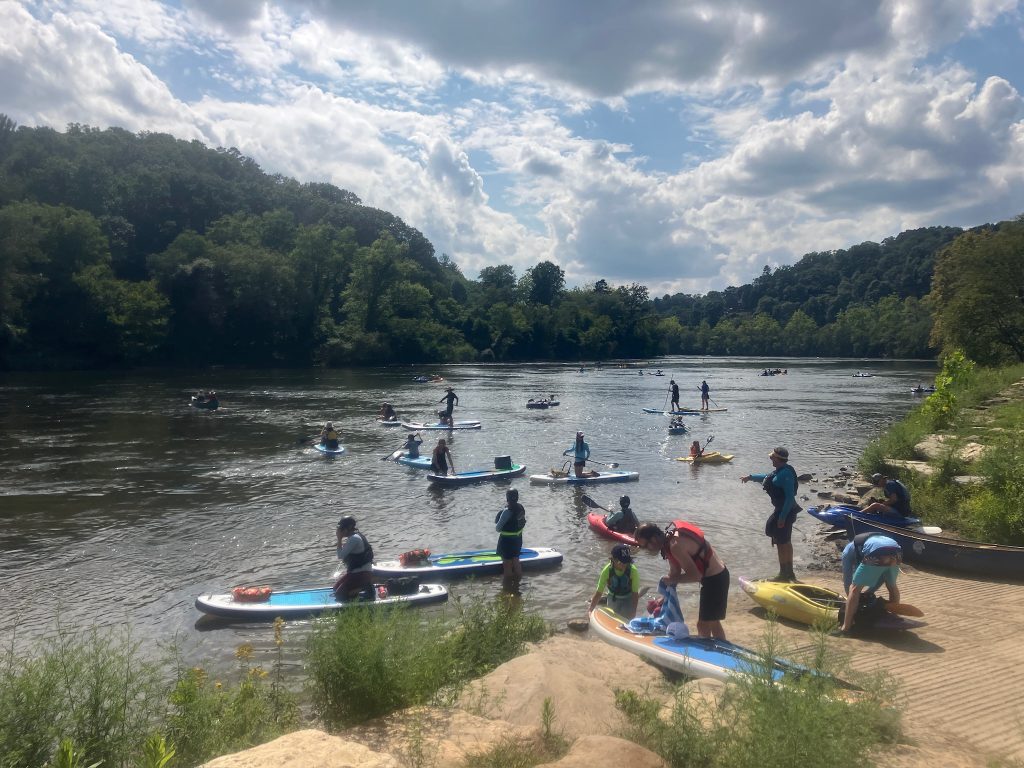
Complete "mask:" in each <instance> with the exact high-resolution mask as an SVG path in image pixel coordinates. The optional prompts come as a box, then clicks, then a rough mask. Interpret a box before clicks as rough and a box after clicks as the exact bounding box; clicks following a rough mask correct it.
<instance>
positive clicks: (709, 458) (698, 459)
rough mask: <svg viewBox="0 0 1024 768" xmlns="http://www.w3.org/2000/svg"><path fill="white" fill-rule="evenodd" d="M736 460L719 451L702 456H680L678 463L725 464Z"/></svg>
mask: <svg viewBox="0 0 1024 768" xmlns="http://www.w3.org/2000/svg"><path fill="white" fill-rule="evenodd" d="M733 458H734V456H733V454H731V453H719V452H718V451H706V452H705V453H702V454H701V455H700V456H680V457H679V458H677V459H676V461H688V462H690V463H691V464H724V463H725V462H727V461H732V460H733Z"/></svg>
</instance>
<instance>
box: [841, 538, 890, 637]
mask: <svg viewBox="0 0 1024 768" xmlns="http://www.w3.org/2000/svg"><path fill="white" fill-rule="evenodd" d="M902 559H903V549H902V548H901V547H900V545H899V544H898V543H897V542H896V540H895V539H891V538H889V537H888V536H883V535H882V534H880V533H859V534H857V535H856V536H854V537H853V541H851V542H850V543H849V544H847V545H846V547H845V548H844V549H843V591H844V592H845V593H846V613H845V615H844V616H843V626H842V630H841V631H843V632H849V631H850V630H851V629H852V628H853V624H854V622H855V621H856V619H857V611H858V609H860V608H861V604H862V602H863V601H864V600H865V599H871V606H872V607H874V603H875V600H874V599H873V598H874V597H875V591H876V590H877V589H878V588H879V587H880V586H882V584H883V583H884V584H885V587H886V589H887V590H888V591H889V602H891V603H898V602H900V590H899V587H897V586H896V577H897V576H899V572H900V562H901V561H902ZM883 606H884V604H878V607H879V608H882V607H883Z"/></svg>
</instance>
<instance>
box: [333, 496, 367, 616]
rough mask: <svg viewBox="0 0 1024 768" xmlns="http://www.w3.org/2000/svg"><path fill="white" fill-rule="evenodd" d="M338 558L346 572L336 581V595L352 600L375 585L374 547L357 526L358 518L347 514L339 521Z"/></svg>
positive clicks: (337, 597)
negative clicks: (343, 564)
mask: <svg viewBox="0 0 1024 768" xmlns="http://www.w3.org/2000/svg"><path fill="white" fill-rule="evenodd" d="M337 533H338V559H339V560H341V561H342V562H343V563H345V574H344V575H343V576H342V577H341V578H340V579H338V580H337V581H336V582H335V583H334V597H335V598H336V599H338V600H350V599H352V598H353V597H356V596H357V595H358V594H359V593H360V592H362V591H363V590H364V589H366V588H367V587H370V586H372V585H373V547H371V546H370V542H369V541H367V539H366V537H365V536H364V535H363V534H361V533H360V532H359V531H358V530H357V528H356V519H355V518H354V517H352V515H345V516H344V517H343V518H341V520H339V521H338V531H337Z"/></svg>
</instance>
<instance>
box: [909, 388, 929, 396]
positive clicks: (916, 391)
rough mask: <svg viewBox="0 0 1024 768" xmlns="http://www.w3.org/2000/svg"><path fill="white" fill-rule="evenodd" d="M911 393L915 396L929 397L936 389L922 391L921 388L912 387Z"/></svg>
mask: <svg viewBox="0 0 1024 768" xmlns="http://www.w3.org/2000/svg"><path fill="white" fill-rule="evenodd" d="M910 391H911V392H912V393H914V394H915V395H928V394H931V393H932V392H934V391H935V387H925V388H924V389H921V388H919V387H911V388H910Z"/></svg>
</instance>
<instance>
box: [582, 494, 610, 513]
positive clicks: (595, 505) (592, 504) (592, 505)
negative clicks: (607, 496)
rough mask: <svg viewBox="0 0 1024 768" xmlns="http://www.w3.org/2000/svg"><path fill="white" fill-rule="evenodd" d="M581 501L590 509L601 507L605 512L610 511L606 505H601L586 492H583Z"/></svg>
mask: <svg viewBox="0 0 1024 768" xmlns="http://www.w3.org/2000/svg"><path fill="white" fill-rule="evenodd" d="M582 501H583V503H584V504H585V505H586V506H588V507H590V508H591V509H603V510H604V511H605V512H611V510H610V509H608V507H602V506H601V505H600V504H598V503H597V502H596V501H594V500H593V499H592V498H590V497H589V496H587V495H586V494H583V498H582Z"/></svg>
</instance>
